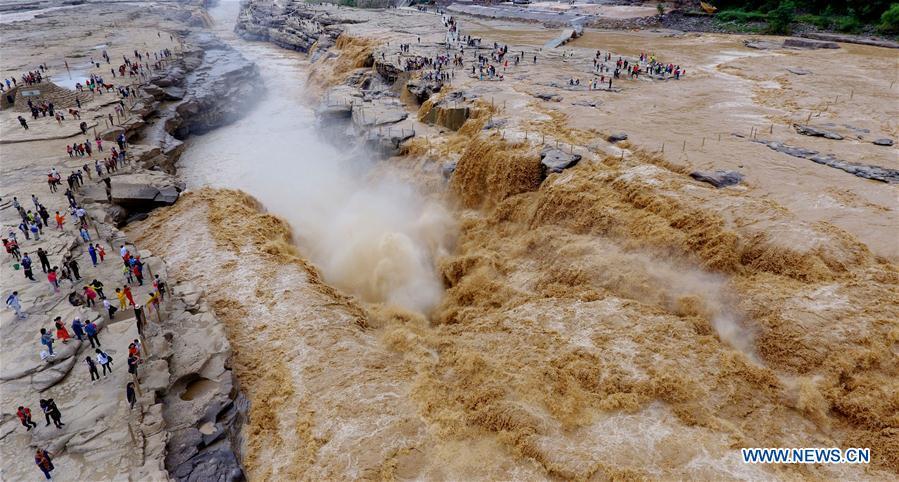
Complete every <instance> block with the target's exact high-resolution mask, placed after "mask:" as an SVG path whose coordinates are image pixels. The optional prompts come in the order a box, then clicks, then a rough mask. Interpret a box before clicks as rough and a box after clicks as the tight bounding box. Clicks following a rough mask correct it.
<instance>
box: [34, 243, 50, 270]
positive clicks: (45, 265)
mask: <svg viewBox="0 0 899 482" xmlns="http://www.w3.org/2000/svg"><path fill="white" fill-rule="evenodd" d="M37 258H38V259H39V260H41V271H43V272H44V273H49V272H50V259H49V258H48V257H47V252H46V251H44V248H37Z"/></svg>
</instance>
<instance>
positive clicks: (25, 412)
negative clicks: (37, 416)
mask: <svg viewBox="0 0 899 482" xmlns="http://www.w3.org/2000/svg"><path fill="white" fill-rule="evenodd" d="M16 416H17V417H19V420H20V421H21V422H22V425H23V426H25V431H26V432H28V431H30V430H31V429H33V428H37V424H36V423H34V422H33V421H31V409H30V408H28V407H23V406H21V405H20V406H19V409H18V410H16Z"/></svg>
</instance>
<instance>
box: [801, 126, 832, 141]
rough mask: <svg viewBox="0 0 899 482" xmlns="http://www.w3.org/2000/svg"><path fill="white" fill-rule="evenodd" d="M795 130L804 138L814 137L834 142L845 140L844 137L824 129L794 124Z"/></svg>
mask: <svg viewBox="0 0 899 482" xmlns="http://www.w3.org/2000/svg"><path fill="white" fill-rule="evenodd" d="M793 129H795V130H796V132H797V133H799V134H802V135H804V136H812V137H824V138H827V139H833V140H837V141H840V140H843V136H841V135H839V134H837V133H836V132H830V131H826V130H824V129H819V128H817V127H812V126H807V125H801V124H793Z"/></svg>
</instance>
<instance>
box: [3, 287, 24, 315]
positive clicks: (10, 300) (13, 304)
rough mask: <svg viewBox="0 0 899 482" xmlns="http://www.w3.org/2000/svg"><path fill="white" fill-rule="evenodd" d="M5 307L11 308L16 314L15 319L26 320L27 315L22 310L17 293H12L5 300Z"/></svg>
mask: <svg viewBox="0 0 899 482" xmlns="http://www.w3.org/2000/svg"><path fill="white" fill-rule="evenodd" d="M6 306H8V307H10V308H12V310H13V311H14V312H15V313H16V317H17V318H19V319H25V318H28V313H25V311H23V310H22V301H21V299H20V298H19V292H18V291H13V292H12V294H11V295H9V296H8V297H7V298H6Z"/></svg>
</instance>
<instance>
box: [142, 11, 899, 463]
mask: <svg viewBox="0 0 899 482" xmlns="http://www.w3.org/2000/svg"><path fill="white" fill-rule="evenodd" d="M224 8H229V7H228V6H227V4H226V6H225V7H224ZM216 12H219V13H218V14H217V13H216ZM222 12H225V13H227V10H213V14H214V15H222V16H224V15H225V13H222ZM228 15H230V13H228ZM482 23H483V21H482ZM476 28H479V27H472V29H471V30H469V32H468V33H472V35H476V34H478V31H477V30H475V29H476ZM491 28H492V30H491V31H490V32H489V33H490V35H492V36H498V40H499V41H501V42H503V41H510V42H517V43H520V44H522V45H524V44H526V43H531V46H532V47H534V48H536V46H535V45H536V44H538V43H542V42H539V37H536V36H534V35H533V34H534V32H536V31H537V29H538V28H537V27H529V28H527V29H522V30H521V31H520V32H517V33H516V32H515V31H514V30H513V29H510V28H508V26H500V27H497V28H493V27H491ZM502 30H505V31H506V34H507V35H510V37H508V40H506V39H504V38H503V37H502V36H501V35H503V34H502V32H500V31H502ZM510 32H511V33H510ZM550 34H553V35H554V32H549V33H547V35H548V36H550V37H551V36H552V35H550ZM484 36H485V38H488V36H487V34H486V33H485V34H484ZM231 41H232V42H234V43H235V45H237V46H238V47H239V48H242V49H246V50H244V51H245V53H246V54H247V55H248V56H251V57H252V58H253V59H254V60H255V61H257V62H258V63H260V66H261V67H262V70H263V72H266V71H269V72H275V73H278V72H284V71H281V70H278V69H279V68H284V69H288V71H291V72H294V73H308V71H309V70H315V69H318V68H322V66H321V65H311V66H308V65H305V64H303V63H302V61H301V60H300V59H293V60H291V59H292V58H293V57H292V54H290V53H282V52H281V51H279V50H276V49H274V48H273V47H269V46H265V45H259V44H254V45H252V46H247V45H246V44H243V43H242V42H240V41H238V40H234V39H232V40H231ZM364 45H365V43H364V42H359V43H355V44H353V43H345V44H344V47H345V51H346V52H345V54H346V55H349V56H353V55H357V54H358V52H356V51H353V49H354V48H364ZM354 46H355V47H354ZM568 47H571V48H589V49H601V50H603V51H605V50H607V49H612V50H614V51H618V52H623V53H631V54H634V53H636V54H639V53H640V51H643V49H644V48H645V49H646V51H648V52H653V53H657V54H658V55H659V56H664V57H665V58H669V57H671V58H678V59H679V61H680V62H682V63H683V64H684V65H685V66H686V68H687V75H686V77H685V79H684V80H682V81H679V82H673V81H672V82H659V83H646V84H645V85H643V84H637V85H639V88H633V87H632V86H630V85H629V86H628V87H629V88H627V89H625V90H623V91H622V92H620V93H606V94H603V97H600V98H599V100H600V101H601V103H600V105H599V106H598V107H597V108H587V107H579V106H572V105H570V104H568V103H566V104H563V105H560V106H549V107H545V106H541V107H539V108H534V109H533V110H524V109H522V110H521V111H520V112H513V113H512V114H511V117H512V119H513V122H522V124H521V125H526V126H527V128H528V129H532V130H531V132H541V133H542V134H543V135H556V136H559V137H560V138H562V139H563V142H573V143H581V142H584V143H586V141H585V139H587V138H589V137H590V135H588V134H589V133H591V132H608V131H618V130H620V131H625V132H627V133H628V134H629V136H630V144H629V145H627V144H626V145H625V146H624V147H627V155H624V156H620V157H619V156H612V157H605V156H603V155H598V156H594V157H591V158H590V159H589V161H586V160H585V161H582V162H581V163H580V164H579V165H578V166H577V167H575V168H573V169H569V170H566V171H564V172H562V173H559V174H553V175H550V176H549V177H548V178H547V179H546V180H542V176H541V173H540V172H539V169H537V168H535V166H536V159H537V155H538V154H537V152H538V150H539V146H537V147H535V146H532V145H530V144H527V143H523V142H521V141H520V138H519V139H518V140H512V138H511V136H510V137H509V138H507V139H503V137H505V136H503V135H501V134H499V133H497V132H496V131H493V132H492V133H485V132H481V130H480V127H481V126H482V125H483V123H484V122H485V120H486V118H485V117H479V118H478V119H475V120H472V121H469V122H470V123H471V124H470V125H468V126H467V127H466V128H463V129H462V130H461V131H460V132H461V133H460V134H452V135H448V134H447V135H444V136H443V138H439V137H436V136H435V138H434V140H433V141H432V142H434V144H435V147H434V149H436V150H437V151H438V152H439V153H440V156H445V157H452V156H455V157H457V159H458V164H457V168H456V172H455V173H454V175H453V177H452V180H451V181H450V182H448V183H443V182H435V181H434V177H433V175H431V174H429V173H433V172H434V170H435V169H433V168H434V167H435V165H436V166H439V162H441V159H439V158H438V159H434V160H428V159H430V158H428V156H424V157H425V158H426V159H424V160H420V159H418V158H413V157H407V158H404V159H393V160H391V161H390V162H389V163H382V164H377V165H372V164H370V163H363V164H361V165H360V164H353V163H356V162H360V161H359V160H358V159H355V160H353V159H354V158H353V156H352V155H348V154H346V153H342V151H340V150H339V149H336V148H334V147H333V146H329V145H327V144H325V143H320V142H319V141H318V140H317V137H316V136H317V134H316V131H315V130H314V129H315V127H314V125H313V123H312V122H311V120H310V119H311V117H310V112H309V110H308V109H307V108H306V107H305V106H304V105H303V104H302V102H301V100H300V98H301V97H302V92H300V91H298V90H296V89H299V90H302V88H303V87H302V85H300V86H299V87H297V86H296V84H294V87H290V86H287V85H285V84H282V83H279V82H280V81H277V80H275V81H272V80H269V81H268V82H269V83H270V85H274V86H276V87H278V88H279V91H281V92H287V94H288V95H285V96H283V97H280V98H276V102H273V103H271V105H266V104H262V105H260V109H261V110H260V112H261V113H262V114H264V115H262V116H260V114H259V113H258V112H257V113H253V114H251V116H252V117H250V118H251V119H253V120H254V122H253V123H252V125H248V124H238V126H242V130H241V129H237V130H231V131H220V133H218V134H216V133H213V134H211V136H217V137H209V138H206V139H205V140H204V139H202V138H201V139H199V140H197V141H195V142H194V143H192V145H191V146H190V147H188V152H186V153H185V158H186V159H192V160H193V161H194V162H192V163H191V164H192V165H193V167H191V166H187V165H185V166H183V167H182V169H183V170H184V171H185V175H187V176H188V179H189V180H190V182H191V183H192V185H191V192H189V193H188V194H186V195H184V196H183V197H182V199H181V200H180V201H179V202H178V204H177V205H176V206H175V207H173V208H170V209H167V210H164V211H162V212H160V213H157V214H155V215H154V216H153V217H152V218H151V219H150V220H149V221H147V222H145V223H143V224H141V225H139V226H137V227H136V228H135V233H134V234H135V235H137V236H139V238H140V240H141V242H142V243H144V244H146V245H149V246H150V247H151V249H153V250H154V251H158V252H161V253H162V254H164V255H165V257H166V259H167V261H169V262H170V264H171V265H172V266H173V271H174V273H175V275H176V276H177V277H179V278H182V279H187V280H192V281H194V282H196V283H198V284H199V285H201V286H204V287H205V289H206V292H207V296H208V297H209V299H210V302H211V303H212V305H213V306H214V307H215V310H216V313H217V314H218V315H219V317H220V318H222V320H223V321H224V323H225V324H226V328H227V331H228V334H229V338H230V340H231V342H232V345H233V347H234V363H233V364H234V369H235V371H236V373H237V374H238V377H239V379H240V384H241V389H242V390H244V391H245V392H246V393H247V395H248V397H249V399H250V402H251V411H250V421H249V423H248V425H247V427H246V433H245V439H246V446H245V450H244V456H245V457H244V462H245V465H246V468H247V471H248V475H249V477H250V479H251V480H285V479H315V480H320V479H359V478H366V479H374V478H377V479H412V478H418V479H449V480H497V479H499V480H510V479H515V480H518V479H522V480H546V479H560V478H561V479H580V480H584V479H593V480H606V479H661V480H672V479H700V480H722V479H768V478H778V479H814V480H819V479H852V480H856V479H873V480H888V479H891V478H894V477H895V474H896V473H897V472H899V443H897V440H899V367H897V364H899V361H897V360H899V326H897V320H899V272H897V269H896V265H895V260H896V257H897V242H896V211H895V210H896V207H897V206H896V204H897V203H896V190H895V186H891V185H886V184H882V183H876V182H873V181H868V180H863V179H860V178H857V177H855V176H852V175H849V174H847V173H845V172H842V171H838V170H835V169H830V168H826V167H823V166H819V165H817V164H814V163H812V162H810V161H807V160H803V159H795V158H788V157H785V156H783V155H777V154H775V153H774V152H773V151H771V150H770V149H768V148H767V147H764V146H762V145H757V144H755V143H751V142H749V141H747V140H745V139H740V138H737V137H734V136H731V135H730V134H731V133H732V132H737V133H741V134H744V135H747V136H748V134H749V132H750V129H753V130H755V129H758V130H759V131H760V132H762V133H763V132H764V129H770V130H771V131H773V132H768V135H769V136H779V137H776V138H778V139H781V140H784V141H789V142H790V143H795V144H796V145H809V146H811V145H814V146H815V147H816V148H818V149H826V150H827V152H832V153H834V154H837V155H840V156H846V157H850V156H851V159H852V160H855V161H858V162H865V163H870V164H877V165H882V166H884V167H892V168H896V167H897V165H896V163H897V160H896V158H895V152H896V151H895V150H893V149H886V150H884V148H880V147H875V146H872V145H870V144H864V143H861V142H850V141H846V142H845V143H844V144H841V143H838V142H837V141H833V142H831V141H827V140H818V139H816V140H815V141H814V142H815V143H816V144H807V143H808V142H812V141H809V140H807V139H804V138H802V137H800V136H798V135H796V134H795V133H794V132H793V131H792V130H790V129H789V128H788V127H787V122H788V121H789V120H793V119H799V118H800V117H801V118H802V119H803V120H804V119H805V118H806V117H807V116H808V114H809V113H811V114H812V116H813V117H814V116H815V115H817V116H818V118H820V119H821V122H830V123H833V124H834V125H837V126H840V125H843V124H848V125H851V126H852V127H854V128H857V129H868V130H869V131H870V132H871V134H870V135H871V136H875V135H878V136H886V137H889V136H892V137H895V135H896V125H895V119H896V118H897V116H896V115H895V114H896V112H895V110H896V103H895V102H892V103H891V102H889V100H890V99H895V94H894V93H893V92H894V91H891V90H890V87H889V84H890V79H889V76H890V75H895V72H893V73H892V74H889V73H888V72H886V71H884V72H882V73H881V74H879V75H871V72H870V71H868V69H867V67H868V66H870V64H871V63H877V62H884V63H888V62H889V61H890V52H884V51H882V50H878V49H871V48H867V47H853V46H844V48H843V49H841V50H839V51H833V52H831V51H827V52H824V51H821V52H784V51H778V52H767V51H765V52H762V51H752V50H748V49H745V48H744V47H743V46H742V39H740V38H737V37H725V36H693V35H687V36H667V35H665V34H657V33H631V32H625V33H606V32H592V31H588V32H587V34H586V35H585V36H584V37H582V38H581V39H578V40H577V41H575V42H574V43H572V44H569V46H568ZM254 52H256V53H255V54H254ZM254 55H255V57H253V56H254ZM554 55H558V54H554ZM337 61H339V59H338V60H337ZM279 65H280V66H281V67H279ZM788 66H801V67H803V68H805V69H807V70H810V71H812V74H810V75H805V76H796V75H795V74H790V73H789V72H787V71H786V70H785V68H786V67H788ZM328 74H329V75H326V76H322V77H320V78H331V76H330V74H333V70H329V71H328ZM557 74H558V72H542V73H535V74H534V75H535V76H539V78H538V79H537V80H540V81H546V80H549V79H551V78H552V77H553V75H557ZM511 77H512V76H510V82H516V83H515V84H513V85H512V88H513V89H525V88H526V87H527V86H526V82H525V81H524V80H521V79H518V80H516V79H512V78H511ZM530 80H534V79H530ZM282 87H283V89H282ZM291 88H292V89H295V90H289V89H291ZM566 95H568V94H566ZM571 95H582V96H583V95H587V94H571ZM837 95H839V96H840V99H836V98H835V97H836V96H837ZM850 96H851V98H850ZM831 97H834V99H831ZM266 102H269V101H266ZM266 109H269V110H266ZM275 113H277V115H275ZM497 115H499V114H497ZM507 115H508V114H507ZM543 118H546V119H549V120H548V121H543V120H540V119H543ZM264 122H269V123H272V124H273V123H276V122H277V123H279V124H278V125H272V129H271V130H272V131H273V132H275V133H276V135H274V136H269V134H267V132H268V129H266V124H264ZM282 122H283V123H286V124H287V125H288V126H290V129H292V131H291V132H290V133H288V130H285V128H284V127H282V126H281V125H280V123H282ZM772 124H774V125H775V127H774V128H773V129H771V128H770V126H771V125H772ZM226 129H227V128H226ZM541 129H542V130H541ZM242 131H243V132H246V131H249V132H251V133H252V135H250V136H246V137H242V136H241V134H240V132H242ZM718 134H721V140H720V141H719V140H718ZM759 135H760V136H761V135H762V134H759ZM291 136H296V137H299V138H301V139H302V140H303V142H305V143H306V144H307V145H306V146H305V147H303V149H304V151H297V152H294V151H296V149H294V150H293V151H289V152H288V154H287V155H286V157H283V159H282V153H281V152H280V151H278V150H277V149H272V148H271V147H268V146H276V145H278V143H284V144H286V145H291V144H290V143H291V142H294V140H293V139H292V138H291ZM441 139H442V140H441ZM703 139H704V140H703ZM212 141H214V142H212ZM685 141H686V145H684V142H685ZM821 142H826V143H827V144H826V145H825V147H824V148H822V144H819V143H821ZM662 145H664V149H662ZM247 146H250V147H247ZM252 146H261V147H259V149H260V152H262V153H263V154H264V155H262V156H256V157H253V156H252V155H253V150H252ZM416 146H417V144H416ZM420 147H421V146H418V147H415V148H413V149H411V152H412V153H413V154H414V153H416V152H419V153H422V152H429V151H430V144H428V147H427V148H426V149H420ZM244 149H249V150H250V151H251V152H245V151H244ZM304 152H306V153H307V154H308V153H312V154H314V156H310V155H306V156H304ZM346 156H349V157H350V158H351V160H350V161H347V160H345V157H346ZM308 157H313V161H314V162H309V161H307V160H305V159H306V158H308ZM430 157H434V156H433V155H431V156H430ZM204 159H207V161H204ZM210 159H211V160H212V161H209V160H210ZM247 159H254V161H252V162H251V161H248V160H247ZM204 162H207V163H208V164H203V163H204ZM291 162H292V163H293V164H295V166H299V168H296V169H295V168H292V167H290V166H291ZM347 162H349V163H350V164H346V163H347ZM182 164H184V163H182ZM204 165H206V166H207V167H205V168H204V167H203V166H204ZM334 166H338V167H334ZM340 166H356V167H358V169H349V170H343V168H341V167H340ZM429 166H430V167H431V169H429V168H428V167H429ZM693 168H730V169H740V170H742V172H744V174H745V175H746V178H747V179H746V182H745V184H744V185H742V186H738V187H736V188H731V189H726V190H714V189H712V188H708V187H705V186H702V185H699V184H696V183H694V182H692V181H691V180H690V179H689V178H688V177H687V176H685V173H687V172H689V170H691V169H693ZM204 169H205V170H204ZM359 170H361V171H363V172H364V175H362V176H357V175H355V174H350V173H349V172H353V173H355V172H357V171H359ZM304 177H305V178H310V179H312V180H314V181H315V182H311V183H310V182H302V181H299V180H297V181H296V185H297V186H301V187H302V189H296V191H303V192H294V191H291V190H290V188H289V186H290V185H292V184H291V183H290V182H289V180H293V179H300V178H304ZM266 179H268V182H266V181H265V180H266ZM285 179H287V180H285ZM541 181H542V182H541ZM206 185H211V186H213V187H214V188H207V187H204V186H206ZM316 185H321V186H323V188H322V189H320V191H322V192H316V189H315V186H316ZM421 186H427V191H428V192H425V193H423V192H421V190H420V189H419V187H421ZM222 188H238V189H242V190H244V191H246V192H247V193H249V195H248V194H245V193H243V192H240V191H237V190H232V189H222ZM385 191H386V192H385ZM335 193H336V199H335ZM335 204H336V206H335ZM344 205H346V206H349V208H343V207H342V206H344ZM323 213H324V214H323ZM359 213H362V215H360V214H359ZM384 213H393V216H390V215H386V214H384ZM358 233H362V235H361V239H359V240H355V239H354V238H353V237H354V235H357V234H358ZM197 253H203V254H204V255H203V256H198V255H197ZM435 290H436V291H435ZM794 446H795V447H810V446H819V447H833V446H836V447H843V448H846V447H870V448H871V449H872V457H873V461H872V464H870V465H869V466H851V465H832V466H820V465H795V466H761V465H747V464H743V463H741V461H740V454H739V448H741V447H794Z"/></svg>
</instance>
